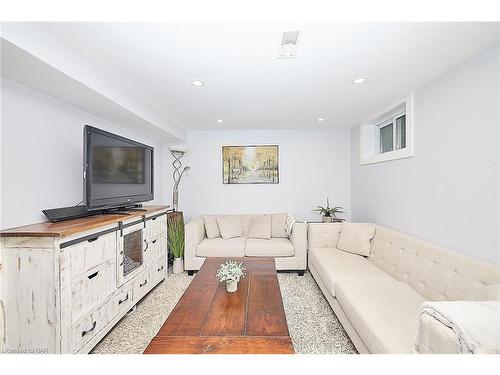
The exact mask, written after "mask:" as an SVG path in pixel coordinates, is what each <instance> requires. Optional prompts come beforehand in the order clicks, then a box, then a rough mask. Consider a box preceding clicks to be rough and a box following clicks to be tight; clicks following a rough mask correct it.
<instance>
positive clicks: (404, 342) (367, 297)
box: [308, 223, 500, 353]
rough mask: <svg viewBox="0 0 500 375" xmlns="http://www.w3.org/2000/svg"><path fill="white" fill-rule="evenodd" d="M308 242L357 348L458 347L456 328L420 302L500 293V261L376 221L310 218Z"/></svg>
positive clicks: (316, 270) (312, 265) (314, 268)
mask: <svg viewBox="0 0 500 375" xmlns="http://www.w3.org/2000/svg"><path fill="white" fill-rule="evenodd" d="M308 247H309V254H308V260H309V262H308V267H309V270H310V272H311V274H312V275H313V277H314V278H315V280H316V282H317V283H318V285H319V287H320V289H321V290H322V291H323V293H324V295H325V297H326V298H327V300H328V301H329V303H330V305H331V306H332V308H333V310H334V312H335V313H336V315H337V317H338V318H339V320H340V322H341V323H342V325H343V327H344V329H345V330H346V332H347V333H348V334H349V336H350V338H351V339H352V341H353V343H354V345H355V346H356V348H357V349H358V351H359V352H360V353H412V352H420V353H456V352H458V347H459V343H458V338H457V335H456V333H455V332H454V331H453V330H452V329H451V328H450V327H449V326H447V325H445V324H443V323H442V322H441V321H438V320H436V319H435V318H433V317H432V316H430V315H425V314H422V315H421V314H420V313H419V312H420V309H421V306H422V304H423V303H424V302H426V301H455V300H478V299H479V300H490V299H496V298H498V290H499V288H498V287H499V285H498V284H500V267H497V266H495V265H492V264H488V263H485V262H481V261H479V260H476V259H473V258H470V257H466V256H463V255H460V254H458V253H455V252H451V251H449V250H446V249H443V248H441V247H438V246H436V245H433V244H430V243H427V242H424V241H421V240H418V239H416V238H414V237H411V236H408V235H405V234H402V233H399V232H397V231H394V230H391V229H388V228H384V227H381V226H378V225H373V224H356V223H343V224H319V223H318V224H309V226H308ZM342 249H343V250H342ZM468 303H469V302H468ZM470 303H473V302H470ZM419 320H420V322H419ZM491 328H492V329H493V330H495V329H496V330H500V321H498V320H497V321H496V322H495V320H493V322H492V326H491ZM417 331H419V332H418V335H417ZM417 336H418V340H417Z"/></svg>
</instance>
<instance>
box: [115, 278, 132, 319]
mask: <svg viewBox="0 0 500 375" xmlns="http://www.w3.org/2000/svg"><path fill="white" fill-rule="evenodd" d="M133 293H134V286H133V284H132V283H129V284H128V285H127V286H125V287H123V288H122V289H121V290H120V291H119V292H118V293H117V294H116V298H115V297H113V301H114V303H115V304H116V308H117V315H124V314H125V313H126V312H127V311H129V310H130V309H131V308H132V306H134V294H133Z"/></svg>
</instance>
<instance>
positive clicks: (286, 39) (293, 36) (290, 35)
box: [278, 30, 299, 59]
mask: <svg viewBox="0 0 500 375" xmlns="http://www.w3.org/2000/svg"><path fill="white" fill-rule="evenodd" d="M298 38H299V31H298V30H297V31H285V32H284V33H283V36H282V37H281V45H280V50H279V53H278V59H293V58H295V55H296V54H297V39H298Z"/></svg>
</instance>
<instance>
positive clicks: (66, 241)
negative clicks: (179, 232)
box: [0, 206, 167, 353]
mask: <svg viewBox="0 0 500 375" xmlns="http://www.w3.org/2000/svg"><path fill="white" fill-rule="evenodd" d="M144 208H145V210H144V211H133V212H131V213H130V214H129V215H99V216H93V217H86V218H82V219H75V220H69V221H65V222H60V223H41V224H34V225H29V226H25V227H19V228H13V229H9V230H4V231H1V232H0V236H1V238H0V352H2V353H88V352H90V351H91V350H92V348H93V347H94V346H95V345H96V344H97V343H98V342H99V341H100V340H101V339H102V338H103V337H104V336H105V335H106V333H108V332H109V331H110V329H111V328H112V327H113V326H114V325H115V324H116V323H117V322H118V321H119V320H120V319H121V318H122V317H123V316H124V315H125V314H126V313H127V312H128V311H129V310H130V309H131V308H132V307H133V306H134V305H135V304H136V303H137V302H138V301H139V300H140V299H141V298H143V297H144V296H145V295H146V294H147V293H148V292H149V291H151V289H153V288H154V287H155V286H156V285H157V284H158V283H159V282H161V281H162V280H163V279H164V278H165V277H166V275H167V272H166V270H167V265H166V263H167V215H166V212H167V206H146V207H144Z"/></svg>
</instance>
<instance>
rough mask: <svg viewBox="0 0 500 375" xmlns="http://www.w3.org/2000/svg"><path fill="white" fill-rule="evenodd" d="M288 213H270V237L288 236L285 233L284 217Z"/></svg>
mask: <svg viewBox="0 0 500 375" xmlns="http://www.w3.org/2000/svg"><path fill="white" fill-rule="evenodd" d="M287 217H288V214H287V213H286V212H284V213H278V214H272V215H271V237H274V238H288V236H287V234H286V218H287Z"/></svg>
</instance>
